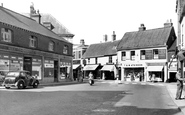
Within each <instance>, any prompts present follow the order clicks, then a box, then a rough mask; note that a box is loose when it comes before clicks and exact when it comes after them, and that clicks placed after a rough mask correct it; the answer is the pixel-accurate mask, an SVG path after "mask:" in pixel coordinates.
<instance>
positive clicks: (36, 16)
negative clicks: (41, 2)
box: [30, 3, 41, 24]
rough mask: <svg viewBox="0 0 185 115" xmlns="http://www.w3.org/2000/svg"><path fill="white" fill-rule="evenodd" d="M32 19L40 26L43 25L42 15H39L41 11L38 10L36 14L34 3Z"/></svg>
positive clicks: (31, 13) (31, 9) (31, 7)
mask: <svg viewBox="0 0 185 115" xmlns="http://www.w3.org/2000/svg"><path fill="white" fill-rule="evenodd" d="M30 18H32V19H34V20H35V21H36V22H38V23H39V24H40V23H41V15H40V13H39V10H37V12H36V10H35V9H34V4H33V3H32V5H31V6H30Z"/></svg>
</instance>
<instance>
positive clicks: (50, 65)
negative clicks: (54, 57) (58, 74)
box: [44, 64, 54, 68]
mask: <svg viewBox="0 0 185 115" xmlns="http://www.w3.org/2000/svg"><path fill="white" fill-rule="evenodd" d="M44 67H45V68H54V64H44Z"/></svg>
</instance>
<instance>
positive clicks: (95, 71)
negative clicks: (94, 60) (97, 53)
mask: <svg viewBox="0 0 185 115" xmlns="http://www.w3.org/2000/svg"><path fill="white" fill-rule="evenodd" d="M101 68H102V66H101V65H98V64H96V65H86V66H85V67H84V68H83V73H84V78H89V73H90V72H92V74H93V76H94V79H98V78H100V77H101V71H100V69H101Z"/></svg>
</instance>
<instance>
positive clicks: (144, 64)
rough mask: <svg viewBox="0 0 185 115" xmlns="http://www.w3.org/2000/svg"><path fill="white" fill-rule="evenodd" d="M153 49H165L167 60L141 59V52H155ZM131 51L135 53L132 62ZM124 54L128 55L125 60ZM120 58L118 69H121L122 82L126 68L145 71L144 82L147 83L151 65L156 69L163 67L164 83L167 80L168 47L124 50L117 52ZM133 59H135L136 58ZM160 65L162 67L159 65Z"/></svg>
mask: <svg viewBox="0 0 185 115" xmlns="http://www.w3.org/2000/svg"><path fill="white" fill-rule="evenodd" d="M153 49H165V50H166V52H165V53H166V59H150V60H149V59H141V50H153ZM131 51H135V56H134V57H135V59H134V60H131ZM122 52H125V53H126V56H125V57H124V59H122ZM117 57H118V67H120V68H121V80H122V81H123V80H125V77H126V75H125V73H124V72H125V69H126V68H143V69H144V81H147V80H148V78H149V71H148V68H149V64H154V65H155V64H156V67H158V66H163V67H164V81H166V80H167V78H168V74H167V69H168V68H167V67H168V66H167V58H168V56H167V49H166V47H160V48H147V49H136V50H123V51H118V52H117ZM134 57H133V58H134ZM158 64H160V65H158Z"/></svg>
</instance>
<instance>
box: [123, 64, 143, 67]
mask: <svg viewBox="0 0 185 115" xmlns="http://www.w3.org/2000/svg"><path fill="white" fill-rule="evenodd" d="M141 66H143V64H123V67H141Z"/></svg>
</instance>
